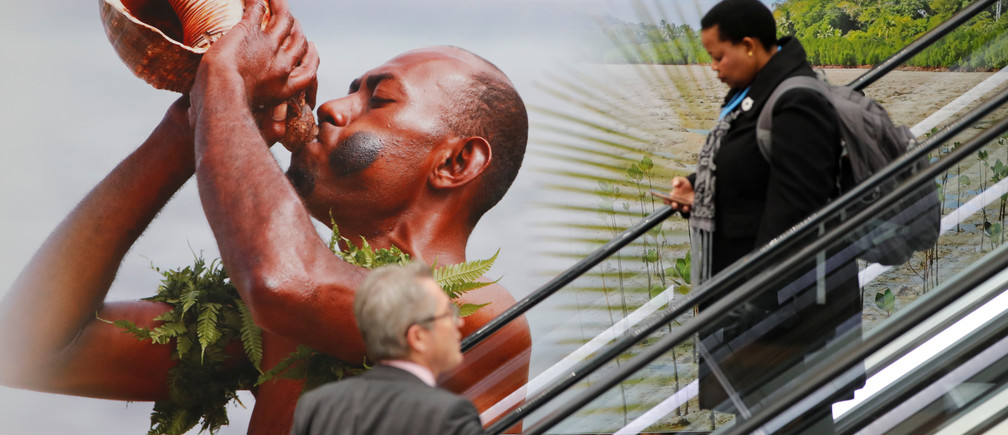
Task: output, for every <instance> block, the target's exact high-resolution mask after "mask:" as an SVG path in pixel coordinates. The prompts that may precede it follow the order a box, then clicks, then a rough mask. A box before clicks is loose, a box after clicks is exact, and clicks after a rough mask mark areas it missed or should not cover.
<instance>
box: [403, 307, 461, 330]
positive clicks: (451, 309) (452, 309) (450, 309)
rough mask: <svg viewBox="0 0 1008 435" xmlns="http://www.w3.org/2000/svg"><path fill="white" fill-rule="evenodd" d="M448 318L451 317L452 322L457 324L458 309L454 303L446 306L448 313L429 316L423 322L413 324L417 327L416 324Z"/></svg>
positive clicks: (418, 321)
mask: <svg viewBox="0 0 1008 435" xmlns="http://www.w3.org/2000/svg"><path fill="white" fill-rule="evenodd" d="M449 316H451V318H452V320H454V321H456V322H458V319H459V307H458V305H455V303H454V302H452V303H449V304H448V312H447V313H444V314H438V315H436V316H430V317H428V318H426V319H423V320H417V321H416V322H413V324H414V325H417V324H420V323H427V322H433V321H435V320H437V319H441V318H445V317H449ZM411 326H412V325H411Z"/></svg>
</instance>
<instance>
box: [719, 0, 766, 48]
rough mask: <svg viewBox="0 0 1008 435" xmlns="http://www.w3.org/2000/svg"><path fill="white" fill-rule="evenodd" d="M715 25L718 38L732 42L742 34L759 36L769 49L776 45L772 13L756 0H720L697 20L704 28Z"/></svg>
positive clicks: (756, 37)
mask: <svg viewBox="0 0 1008 435" xmlns="http://www.w3.org/2000/svg"><path fill="white" fill-rule="evenodd" d="M714 26H718V37H719V39H721V40H723V41H730V42H731V43H732V44H738V43H739V42H742V39H744V38H745V37H750V38H755V39H758V40H759V41H760V42H761V43H763V48H766V49H767V50H769V49H770V48H771V47H773V46H774V45H776V44H777V23H776V22H775V21H774V16H773V12H770V9H769V8H767V7H766V5H765V4H763V2H761V1H759V0H723V1H721V2H719V3H718V4H716V5H714V7H713V8H711V10H709V11H707V14H706V15H704V16H703V18H702V19H700V28H701V29H703V30H706V29H709V28H711V27H714Z"/></svg>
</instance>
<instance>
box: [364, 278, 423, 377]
mask: <svg viewBox="0 0 1008 435" xmlns="http://www.w3.org/2000/svg"><path fill="white" fill-rule="evenodd" d="M428 281H434V276H433V274H432V272H431V269H430V266H427V265H426V264H424V263H421V262H412V263H407V264H405V265H402V266H400V265H397V264H390V265H386V266H382V267H379V268H376V269H374V270H372V271H371V272H370V273H369V274H368V276H367V278H365V279H364V282H363V283H361V285H360V287H358V288H357V294H356V295H355V296H354V303H353V312H354V317H355V318H356V319H357V329H358V330H360V332H361V336H362V337H363V338H364V346H365V348H366V349H367V353H368V356H369V357H370V358H371V360H372V361H375V362H377V361H381V360H386V359H403V358H405V357H406V356H408V355H409V352H410V348H409V344H407V343H406V330H407V329H409V327H410V326H411V325H413V324H414V323H416V322H418V321H420V320H422V319H424V318H427V317H430V316H433V315H434V311H435V310H436V309H437V306H436V305H437V303H436V301H434V300H432V299H431V298H430V296H429V295H428V293H427V290H425V289H424V283H425V282H428Z"/></svg>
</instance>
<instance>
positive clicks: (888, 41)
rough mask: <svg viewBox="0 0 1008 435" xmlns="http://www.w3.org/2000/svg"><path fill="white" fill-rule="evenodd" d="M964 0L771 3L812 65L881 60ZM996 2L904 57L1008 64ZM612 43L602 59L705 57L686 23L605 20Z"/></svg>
mask: <svg viewBox="0 0 1008 435" xmlns="http://www.w3.org/2000/svg"><path fill="white" fill-rule="evenodd" d="M969 4H970V2H969V1H968V0H882V1H879V0H841V1H837V2H824V1H822V0H783V1H779V2H776V3H774V5H773V7H774V17H775V18H776V19H777V32H778V35H781V36H785V35H793V36H795V37H796V38H798V40H800V41H801V42H802V44H803V45H804V46H805V50H806V51H807V52H808V56H809V60H810V61H811V62H812V63H813V64H815V65H836V66H848V67H850V66H861V65H874V64H878V63H880V62H882V61H883V60H885V59H887V58H888V57H890V56H892V55H893V54H895V53H896V51H897V50H899V49H901V48H903V47H905V46H906V45H907V44H909V43H911V42H913V41H914V40H915V39H917V38H918V37H920V36H921V35H923V34H924V33H925V32H927V31H928V30H930V29H932V28H934V27H935V26H937V25H938V24H940V23H942V22H944V21H945V20H947V19H948V18H950V17H951V16H952V15H954V14H955V13H957V12H959V11H960V10H962V9H963V8H964V7H966V6H968V5H969ZM995 8H996V5H995V6H992V7H991V9H990V10H987V11H984V12H981V13H980V14H979V15H978V16H976V17H975V18H973V19H972V20H971V21H970V22H969V23H967V24H965V25H963V26H961V27H960V28H959V29H957V30H955V31H953V32H952V33H951V34H949V35H947V36H945V37H944V38H942V39H941V40H940V41H938V42H936V43H935V44H934V45H932V46H931V47H930V48H928V49H927V50H925V51H924V52H922V53H921V54H919V55H917V56H915V57H914V58H912V59H910V60H909V61H908V62H907V65H909V66H916V67H923V68H950V69H957V70H990V69H1000V68H1003V67H1005V66H1006V65H1008V36H1006V33H1008V32H1006V30H1008V19H1001V17H999V16H997V15H996V13H995ZM606 31H607V32H608V33H609V34H610V36H611V37H612V39H613V41H614V42H615V43H616V46H617V48H615V49H613V50H610V51H609V52H607V53H606V54H605V55H604V56H603V59H602V60H603V61H606V62H630V63H657V64H696V63H706V62H709V61H710V57H709V56H707V53H706V52H705V51H704V50H703V47H702V46H701V45H700V42H699V32H698V31H697V30H694V29H692V28H691V27H690V26H687V25H675V24H669V23H668V22H666V21H665V20H661V21H659V22H658V23H657V24H640V23H625V22H616V21H611V22H609V23H608V25H606Z"/></svg>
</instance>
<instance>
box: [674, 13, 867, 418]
mask: <svg viewBox="0 0 1008 435" xmlns="http://www.w3.org/2000/svg"><path fill="white" fill-rule="evenodd" d="M701 28H702V31H701V40H702V43H703V46H704V48H705V49H706V50H707V52H708V53H709V54H710V56H711V59H712V62H711V68H712V69H713V70H714V72H715V73H717V76H718V79H720V80H721V81H722V82H724V83H725V84H727V85H728V86H729V88H730V90H729V91H728V94H727V95H726V96H725V99H724V104H723V106H722V109H721V112H720V116H719V118H718V121H717V124H716V126H715V127H714V129H713V130H712V131H711V132H710V134H709V136H708V137H707V142H706V144H705V145H704V146H703V148H702V149H701V152H700V157H699V161H698V163H697V167H696V172H695V173H694V174H692V175H690V176H689V177H677V178H675V179H674V180H673V182H672V186H673V188H672V191H671V192H670V194H669V196H670V199H666V200H665V203H666V204H668V205H670V206H672V207H673V208H676V209H678V210H679V211H680V212H682V213H683V215H684V216H687V217H688V218H689V226H690V230H691V245H692V250H693V254H692V259H693V270H692V273H691V276H692V277H693V283H694V285H695V286H696V285H697V284H699V283H702V282H703V281H706V280H708V279H710V278H711V277H712V276H713V275H715V274H717V273H718V272H719V271H721V270H723V269H725V268H726V267H727V266H728V265H730V264H732V263H733V262H735V261H736V260H738V259H740V258H742V257H743V256H745V255H746V254H749V253H750V252H752V251H753V250H754V249H756V248H759V247H760V246H762V245H764V244H766V243H767V242H769V241H770V240H772V239H773V238H775V237H777V236H779V235H780V234H781V233H783V232H784V231H785V230H787V229H789V228H791V227H792V226H793V225H795V224H797V223H799V222H800V221H801V220H802V219H804V218H805V217H807V216H809V215H810V214H812V213H813V212H815V211H816V210H818V209H819V208H821V207H822V206H823V205H825V204H826V203H827V202H829V201H830V199H831V198H834V197H836V196H838V194H839V189H838V186H837V180H840V179H841V177H840V173H839V172H840V171H842V170H849V169H845V168H844V167H843V165H841V164H840V162H841V145H840V139H839V138H840V134H839V130H838V123H837V118H836V112H835V111H834V110H833V108H832V107H831V105H830V103H829V101H828V100H827V99H826V98H825V97H824V96H822V95H820V94H819V93H817V92H815V91H812V90H807V89H795V90H792V91H789V92H787V93H785V94H784V95H782V96H781V97H780V99H779V100H778V101H777V103H776V104H775V106H774V107H773V109H772V110H773V129H772V132H771V134H772V143H773V147H774V148H773V153H772V155H771V156H770V158H769V160H768V159H767V158H765V157H764V156H763V155H762V154H761V153H760V151H759V149H758V147H757V143H756V120H757V117H758V116H759V113H760V111H761V110H762V109H763V106H764V104H763V103H764V102H765V100H766V99H767V98H768V97H769V96H770V94H771V93H772V92H773V90H774V88H776V87H777V85H778V84H780V83H781V82H782V81H784V79H786V78H788V77H792V76H799V75H804V76H815V72H814V71H813V69H812V67H811V66H810V65H809V63H808V61H807V60H806V55H805V50H804V49H803V48H802V45H801V44H800V43H799V42H798V40H796V39H794V38H793V37H784V38H781V39H778V38H777V37H776V24H775V21H774V17H773V14H772V13H771V12H770V10H769V9H767V7H766V6H765V5H764V4H763V3H761V2H760V1H758V0H724V1H722V2H720V3H718V4H717V5H715V6H714V7H713V8H712V9H711V10H710V11H709V12H708V13H707V14H706V15H705V16H704V17H703V19H702V20H701ZM813 267H814V266H813ZM802 272H803V273H804V272H807V270H805V271H802ZM825 285H826V289H827V290H828V291H827V292H826V294H825V297H823V295H822V293H819V295H818V296H817V294H816V291H815V290H816V288H815V287H816V285H815V283H813V284H812V285H811V286H810V287H809V286H808V285H805V287H809V288H807V289H804V290H801V291H797V292H794V291H787V290H786V289H785V290H784V291H782V290H781V289H780V288H774V289H767V291H763V292H761V294H760V295H759V296H758V297H757V298H756V299H754V300H752V301H751V302H749V303H747V304H745V305H744V306H742V307H739V308H737V309H735V310H733V311H732V313H731V314H730V315H729V316H727V317H728V318H726V319H723V320H722V321H719V322H716V323H717V324H715V325H704V329H703V330H702V331H701V334H700V337H701V340H700V344H701V345H703V348H701V349H699V350H700V351H701V355H703V354H704V353H705V351H706V353H709V354H710V355H712V357H711V358H704V361H703V362H702V364H701V368H700V377H701V379H700V401H701V406H702V407H704V408H708V409H717V410H721V411H726V412H732V413H735V414H739V415H742V416H745V415H748V408H749V407H752V406H754V405H756V404H757V403H759V401H760V400H761V399H762V398H764V397H765V396H766V395H767V394H768V393H770V392H771V391H772V390H773V389H775V388H779V387H780V385H778V383H779V382H782V381H785V380H786V379H787V377H781V376H780V374H781V373H783V372H785V371H789V370H790V371H794V370H795V369H796V368H798V369H800V367H801V364H803V361H804V360H805V359H806V358H805V357H806V356H807V355H809V354H811V353H812V352H814V351H815V350H816V349H818V348H821V347H822V346H823V345H824V344H825V343H826V342H827V341H828V340H830V339H832V338H834V337H836V336H838V335H840V334H841V333H842V332H844V331H846V330H848V329H853V328H858V329H859V328H860V319H861V300H860V291H859V289H858V284H857V265H856V264H855V263H854V262H853V260H851V261H849V262H847V263H846V264H843V265H842V266H840V267H838V268H835V270H834V272H833V273H830V274H828V275H827V276H826V277H825ZM785 287H786V288H792V287H793V286H785ZM820 290H821V287H820ZM703 308H704V307H701V309H703ZM784 313H788V314H784ZM756 326H758V327H756ZM757 330H758V332H757ZM712 368H713V369H714V370H715V372H719V373H716V374H717V375H718V376H714V374H715V373H712V370H711V369H712ZM721 374H723V376H720V375H721ZM716 377H722V378H723V380H722V381H719V380H718V379H716ZM846 395H847V394H846V393H845V394H843V395H842V396H846ZM743 408H746V409H743ZM810 425H812V426H810ZM832 425H833V420H832V418H831V415H830V409H829V406H828V404H827V405H826V406H824V407H821V408H818V409H814V410H812V411H810V412H809V413H808V414H806V416H804V417H803V418H801V419H800V421H796V423H795V427H794V429H799V430H800V431H804V430H811V431H813V432H810V433H829V432H831V431H832Z"/></svg>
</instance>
